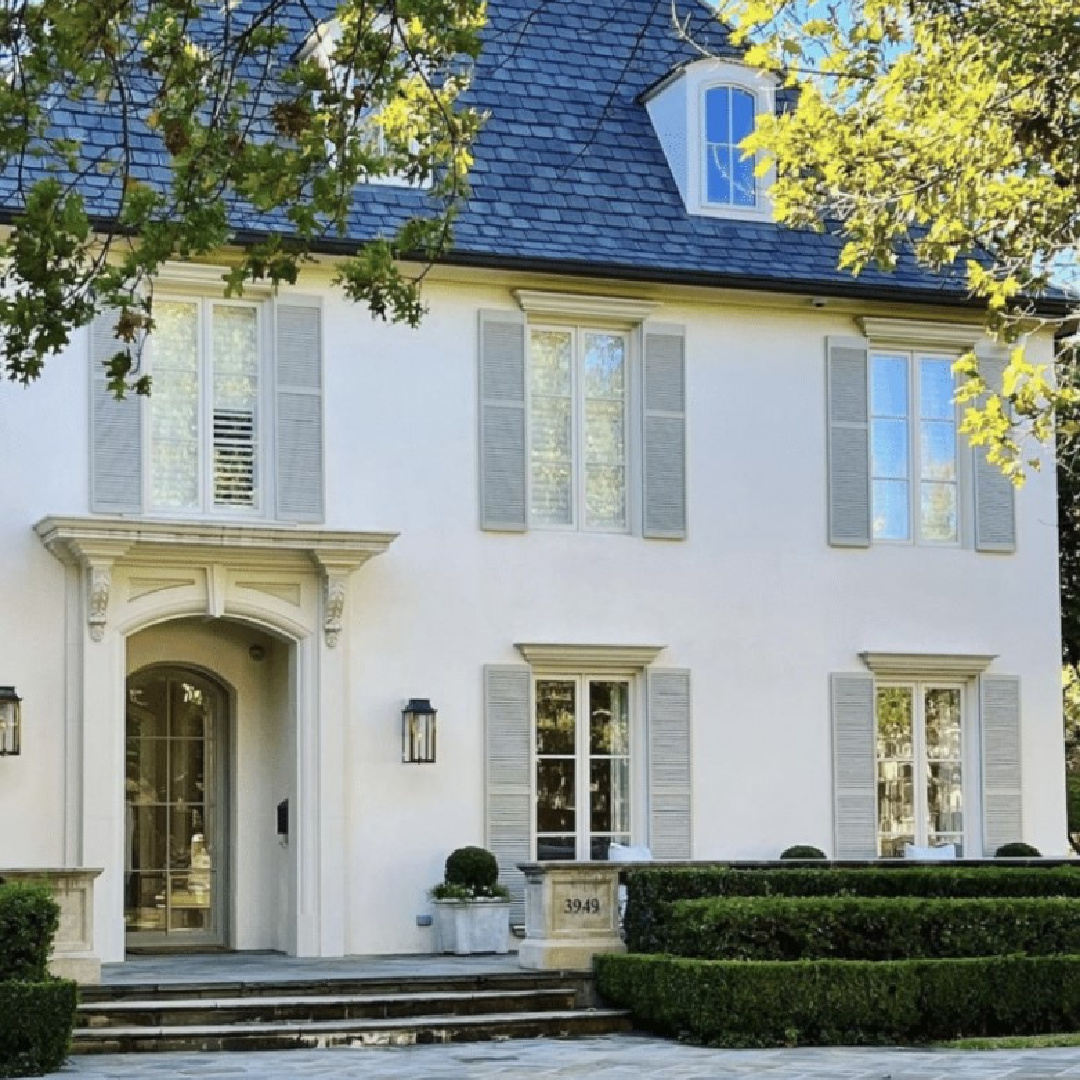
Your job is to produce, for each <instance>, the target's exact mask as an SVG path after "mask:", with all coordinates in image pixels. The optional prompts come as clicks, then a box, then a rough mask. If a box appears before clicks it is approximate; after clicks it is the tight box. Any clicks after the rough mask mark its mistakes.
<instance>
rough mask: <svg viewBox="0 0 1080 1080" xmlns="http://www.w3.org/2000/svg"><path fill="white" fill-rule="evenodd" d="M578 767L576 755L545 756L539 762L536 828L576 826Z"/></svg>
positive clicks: (570, 828)
mask: <svg viewBox="0 0 1080 1080" xmlns="http://www.w3.org/2000/svg"><path fill="white" fill-rule="evenodd" d="M575 769H576V763H575V762H574V760H573V759H572V758H541V759H540V760H539V761H537V763H536V831H537V832H538V833H542V832H572V831H573V830H574V829H575V828H576V824H577V823H576V820H575V818H576V814H575V802H576V800H575V797H574V792H575V787H574V785H575Z"/></svg>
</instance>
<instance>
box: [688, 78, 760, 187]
mask: <svg viewBox="0 0 1080 1080" xmlns="http://www.w3.org/2000/svg"><path fill="white" fill-rule="evenodd" d="M756 108H757V102H756V99H755V97H754V95H753V94H752V93H751V92H750V91H749V90H745V89H743V88H742V87H739V86H710V87H709V88H708V89H707V90H706V91H705V92H704V95H703V106H702V114H703V116H702V123H703V126H704V139H703V149H704V155H703V161H702V167H703V176H702V193H703V199H702V201H703V202H704V203H705V204H706V205H707V206H713V207H715V206H721V207H723V206H729V207H730V206H734V207H743V208H753V207H755V206H757V203H758V193H757V179H756V178H755V176H754V167H755V157H754V155H753V154H744V153H743V151H742V150H740V149H739V144H740V143H741V142H742V141H743V139H745V138H746V137H747V136H748V135H751V134H752V133H753V130H754V117H755V112H756Z"/></svg>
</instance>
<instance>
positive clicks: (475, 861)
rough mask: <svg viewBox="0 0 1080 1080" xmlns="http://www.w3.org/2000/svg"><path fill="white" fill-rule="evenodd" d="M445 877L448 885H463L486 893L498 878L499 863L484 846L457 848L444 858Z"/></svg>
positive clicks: (480, 892)
mask: <svg viewBox="0 0 1080 1080" xmlns="http://www.w3.org/2000/svg"><path fill="white" fill-rule="evenodd" d="M445 879H446V883H447V884H448V885H464V886H465V887H466V888H468V889H472V890H473V892H474V893H478V894H483V893H487V892H490V891H491V890H492V889H493V888H494V887H495V884H496V882H497V881H498V880H499V864H498V862H496V860H495V856H494V855H492V854H491V852H490V851H487V850H486V849H485V848H481V847H463V848H458V849H457V850H456V851H452V852H451V853H450V856H449V858H448V859H447V860H446V873H445Z"/></svg>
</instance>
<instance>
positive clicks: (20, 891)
mask: <svg viewBox="0 0 1080 1080" xmlns="http://www.w3.org/2000/svg"><path fill="white" fill-rule="evenodd" d="M59 925H60V908H59V906H58V904H57V903H56V901H55V900H54V899H53V897H52V894H51V893H50V892H49V890H48V889H47V888H46V887H45V886H44V885H24V884H22V883H19V884H15V883H11V884H7V885H2V884H0V982H4V981H6V980H9V979H18V980H22V981H24V982H39V981H41V980H42V979H45V978H48V967H47V965H48V962H49V952H50V951H51V949H52V939H53V935H54V934H55V933H56V930H57V927H59Z"/></svg>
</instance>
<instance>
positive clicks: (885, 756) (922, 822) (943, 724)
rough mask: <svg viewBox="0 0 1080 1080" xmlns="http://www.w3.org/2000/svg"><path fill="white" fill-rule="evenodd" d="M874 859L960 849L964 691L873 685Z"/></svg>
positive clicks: (949, 686)
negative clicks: (914, 850)
mask: <svg viewBox="0 0 1080 1080" xmlns="http://www.w3.org/2000/svg"><path fill="white" fill-rule="evenodd" d="M874 710H875V718H876V728H877V731H876V740H875V745H876V757H877V808H878V854H879V855H883V856H892V857H903V855H904V845H905V844H914V845H916V846H918V847H938V846H941V845H944V844H955V845H956V849H957V853H958V854H962V853H963V841H964V764H963V760H964V723H963V715H964V689H963V686H962V685H960V684H957V683H937V682H905V683H895V684H892V683H886V684H880V683H879V684H878V685H877V686H876V687H875V691H874Z"/></svg>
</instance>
